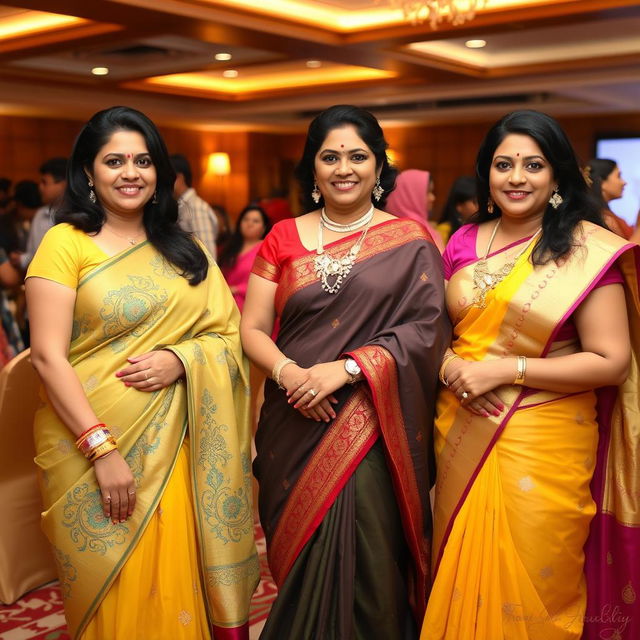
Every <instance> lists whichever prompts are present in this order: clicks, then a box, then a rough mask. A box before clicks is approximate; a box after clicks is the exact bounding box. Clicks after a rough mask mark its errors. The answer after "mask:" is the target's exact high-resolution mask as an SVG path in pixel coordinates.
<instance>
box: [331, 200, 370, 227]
mask: <svg viewBox="0 0 640 640" xmlns="http://www.w3.org/2000/svg"><path fill="white" fill-rule="evenodd" d="M373 213H374V208H373V205H371V208H370V209H369V210H368V211H366V212H365V213H364V215H363V216H362V217H360V218H358V219H357V220H354V221H353V222H348V223H347V224H341V223H340V222H334V221H333V220H332V219H331V218H330V217H329V216H328V215H327V213H326V211H325V210H324V207H322V209H321V210H320V220H322V224H323V225H324V226H325V227H326V228H327V229H329V231H333V232H334V233H346V232H347V231H357V230H358V229H360V228H362V227H364V226H365V225H367V224H369V223H370V222H371V220H372V219H373Z"/></svg>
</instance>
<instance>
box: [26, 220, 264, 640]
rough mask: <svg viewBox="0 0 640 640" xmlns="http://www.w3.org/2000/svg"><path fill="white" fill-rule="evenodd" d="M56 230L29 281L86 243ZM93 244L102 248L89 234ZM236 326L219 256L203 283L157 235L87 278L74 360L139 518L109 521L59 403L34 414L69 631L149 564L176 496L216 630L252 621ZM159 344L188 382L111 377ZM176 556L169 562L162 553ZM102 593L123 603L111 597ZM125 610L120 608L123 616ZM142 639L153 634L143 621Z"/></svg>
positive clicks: (244, 400) (243, 392) (245, 429)
mask: <svg viewBox="0 0 640 640" xmlns="http://www.w3.org/2000/svg"><path fill="white" fill-rule="evenodd" d="M61 227H66V228H67V229H66V230H65V229H64V228H62V229H61ZM49 233H51V234H52V235H51V237H50V238H49V239H47V238H46V237H45V240H44V241H43V245H42V247H41V249H40V250H39V252H38V254H37V255H36V257H35V259H34V262H33V263H32V267H31V269H30V270H29V273H28V277H29V276H39V277H44V278H50V279H56V278H55V277H54V276H51V275H49V274H50V273H53V272H55V269H53V268H52V269H49V268H48V265H49V264H51V261H52V260H53V261H55V260H56V253H60V248H59V245H60V244H61V243H62V245H63V246H64V242H65V237H69V245H73V244H74V243H75V244H77V233H78V232H77V231H75V230H73V229H72V228H71V227H69V226H68V225H58V227H54V228H53V229H52V230H51V231H50V232H49ZM71 236H73V238H71ZM85 240H86V242H89V243H91V244H92V245H93V243H92V241H91V239H90V238H88V236H85ZM94 246H95V245H94ZM87 253H91V246H90V245H87ZM238 323H239V313H238V310H237V307H236V305H235V304H234V302H233V299H232V297H231V294H230V292H229V289H228V287H227V286H226V284H225V283H224V279H223V277H222V275H221V273H220V271H219V270H218V268H217V266H216V265H215V264H213V263H212V264H210V265H209V273H208V276H207V278H206V279H205V280H204V281H203V282H201V283H199V284H198V285H196V286H190V285H189V284H188V282H187V280H186V279H185V278H183V277H181V276H180V275H179V274H178V273H177V272H176V270H175V269H174V268H173V266H172V265H171V264H169V263H168V262H167V261H166V260H165V259H164V258H163V257H162V256H161V255H160V254H159V253H158V252H157V251H156V250H155V249H154V248H153V246H152V245H151V244H149V243H148V242H144V243H141V244H139V245H137V246H135V247H132V248H131V249H128V250H126V251H124V252H122V253H120V254H117V255H115V256H113V257H111V258H108V259H105V260H104V261H102V262H101V263H100V264H98V265H95V266H92V267H91V268H90V269H88V270H87V269H85V270H84V273H81V275H80V277H79V282H78V286H77V297H76V304H75V310H74V317H73V331H72V337H71V344H70V349H69V361H70V362H71V364H72V366H73V368H74V370H75V372H76V374H77V376H78V378H79V380H80V382H81V383H82V386H83V388H84V391H85V393H86V395H87V397H88V398H89V401H90V403H91V406H92V407H93V409H94V411H95V412H96V415H98V416H99V418H100V420H102V421H104V422H105V423H107V424H108V425H109V427H110V429H111V431H112V433H113V434H114V435H115V436H116V438H117V441H118V446H119V449H120V451H121V452H122V454H123V456H124V457H125V459H126V460H127V462H128V464H129V465H130V467H131V469H132V471H133V474H134V477H135V481H136V485H137V491H138V494H137V504H136V508H135V510H134V513H133V515H132V516H131V518H130V519H129V520H127V521H126V522H122V523H117V524H113V523H112V522H111V521H110V520H108V519H105V518H104V516H103V514H102V508H101V502H100V492H99V489H98V485H97V483H96V479H95V474H94V470H93V467H92V465H91V464H89V463H88V462H87V460H86V459H85V458H84V457H83V456H82V454H80V453H79V452H78V451H77V450H76V448H75V446H74V438H73V435H72V434H71V433H70V432H69V430H68V429H67V428H66V427H65V425H64V424H63V423H62V422H61V421H60V419H59V418H58V416H57V415H56V414H55V412H54V411H53V409H52V408H51V406H49V405H48V404H45V405H44V406H43V407H42V408H41V409H40V410H39V411H38V413H37V415H36V420H35V439H36V448H37V457H36V463H37V464H38V466H39V467H40V469H41V485H42V493H43V498H44V506H45V511H44V513H43V528H44V531H45V533H46V534H47V536H48V538H49V540H50V541H51V543H52V544H53V547H54V553H55V557H56V561H57V564H58V571H59V575H60V581H61V586H62V591H63V595H64V601H65V613H66V617H67V622H68V626H69V631H70V633H71V635H72V637H74V638H79V637H80V636H82V634H83V632H84V630H85V629H87V626H88V625H89V626H90V627H91V625H90V624H89V623H90V621H92V618H94V617H95V618H99V616H101V615H102V616H104V615H105V613H106V612H105V611H99V610H100V607H101V605H102V603H103V601H105V596H106V595H107V594H108V592H109V590H110V587H111V585H112V584H114V582H117V581H119V577H120V574H123V575H124V574H125V573H126V572H124V571H123V569H124V568H127V562H128V561H129V560H130V558H132V557H134V556H135V562H136V563H137V566H139V567H143V566H144V564H143V565H140V564H139V563H140V562H141V558H144V557H145V556H144V554H142V555H141V554H138V555H136V553H135V552H136V551H137V545H139V544H141V545H143V546H144V545H146V548H148V547H149V542H148V539H149V536H151V537H152V539H153V536H156V535H157V534H156V533H152V532H151V531H152V529H156V528H158V527H160V525H162V526H164V527H167V528H170V527H171V521H170V520H167V521H166V522H164V523H162V522H161V521H160V522H157V520H158V518H159V517H160V516H162V514H161V513H159V512H158V506H159V504H161V500H165V499H170V498H171V496H172V495H174V494H175V492H179V493H180V494H181V495H182V496H186V497H182V498H180V500H179V504H178V505H177V507H176V509H177V510H176V513H178V514H179V513H180V509H183V510H184V509H185V508H187V509H188V510H192V513H193V519H192V522H193V526H194V527H195V536H192V537H193V539H194V540H196V541H197V543H196V546H197V549H196V550H195V552H194V553H191V554H190V556H191V557H192V558H195V562H196V567H197V568H196V576H197V574H198V572H199V574H200V577H199V579H198V583H197V584H195V583H194V585H193V586H194V590H196V591H197V590H198V585H199V584H201V585H202V590H203V592H204V603H205V608H206V616H207V617H208V621H209V625H213V626H214V628H220V629H223V630H224V629H228V630H232V629H234V628H237V627H241V626H242V625H243V624H245V623H246V622H247V620H248V614H249V603H250V599H251V594H252V592H253V590H254V588H255V586H256V584H257V582H258V578H259V565H258V557H257V554H256V550H255V545H254V540H253V516H252V513H253V512H252V507H251V496H252V489H251V474H250V439H251V429H250V424H249V418H248V416H249V414H248V404H249V388H248V374H247V367H246V361H245V360H244V358H243V355H242V351H241V347H240V339H239V333H238ZM160 348H166V349H170V350H171V351H173V352H174V353H175V354H176V355H177V356H178V357H179V358H180V360H181V361H182V363H183V365H184V368H185V371H186V381H185V382H181V381H178V382H177V383H175V384H173V385H171V386H169V387H167V388H164V389H162V390H160V391H157V392H153V393H144V392H140V391H138V390H136V389H133V388H131V387H129V388H127V387H125V386H124V385H123V384H122V382H121V381H119V380H118V379H117V378H116V377H115V372H116V371H117V370H118V369H119V368H121V367H122V366H123V365H124V364H125V363H126V358H127V357H129V356H133V355H136V354H141V353H144V352H147V351H151V350H154V349H160ZM186 447H188V450H186ZM181 448H182V449H185V450H184V451H183V452H182V453H181ZM179 477H180V478H182V479H181V480H180V479H179ZM165 493H166V495H165ZM180 505H182V506H180ZM185 505H186V507H185ZM178 517H180V516H178ZM185 517H186V516H185ZM160 520H162V518H160ZM150 523H151V524H150ZM181 526H182V527H183V528H185V524H184V522H182V523H181ZM186 528H187V529H188V528H189V527H188V526H187V527H186ZM147 529H149V531H147ZM176 535H177V534H176ZM145 537H146V540H145ZM167 539H168V540H171V539H172V538H171V537H170V536H169V537H168V538H167ZM174 539H176V540H180V539H184V536H182V537H178V538H174ZM141 541H142V542H141ZM165 551H168V552H169V553H170V551H169V550H168V548H166V547H165ZM157 552H159V551H156V553H157ZM152 556H153V554H151V555H148V554H147V556H146V557H147V558H151V557H152ZM180 557H182V556H180ZM176 559H177V557H176ZM174 564H175V561H174ZM170 565H171V559H169V562H166V559H165V566H167V567H170ZM184 570H185V569H184V567H175V571H176V572H180V571H184ZM169 579H170V577H169ZM141 580H142V582H141V583H140V584H141V585H142V584H143V583H144V580H143V579H141ZM128 584H129V585H130V587H129V593H126V592H124V593H120V594H119V599H120V601H121V602H122V601H123V600H126V599H132V600H133V601H134V602H135V605H136V606H131V605H130V606H129V609H128V611H130V612H131V614H130V615H139V614H140V612H139V611H136V609H140V608H141V607H145V606H146V605H147V597H148V596H149V594H147V593H145V592H144V589H143V588H141V589H138V590H135V581H131V580H129V582H128ZM134 590H135V592H133V591H134ZM105 602H107V604H108V606H109V607H113V606H114V602H113V600H111V601H109V600H108V599H107V601H105ZM126 611H127V608H126V607H121V608H118V609H117V614H118V616H124V617H126V616H127V615H128V614H127V613H126ZM97 612H99V613H97ZM188 615H189V616H193V615H196V616H198V613H197V612H191V613H189V614H188ZM201 617H202V616H201V615H200V618H201ZM185 620H186V618H185V616H183V619H182V620H181V622H182V623H183V624H184V622H185ZM156 622H157V624H158V625H161V624H162V621H161V620H158V621H156ZM205 622H206V619H205ZM92 624H93V622H92ZM123 625H125V628H126V621H124V620H123ZM134 627H135V625H134ZM90 633H91V634H94V633H95V628H93V629H92V630H91V631H90ZM138 634H141V635H139V637H141V638H142V637H144V638H150V637H155V636H152V635H151V632H150V633H149V634H148V635H146V634H145V633H144V631H141V630H140V629H138ZM98 635H99V634H98ZM90 637H94V636H93V635H91V636H90ZM198 637H200V636H198Z"/></svg>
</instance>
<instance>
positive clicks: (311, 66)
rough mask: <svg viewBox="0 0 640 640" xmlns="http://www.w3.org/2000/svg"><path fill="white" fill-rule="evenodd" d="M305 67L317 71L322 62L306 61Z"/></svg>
mask: <svg viewBox="0 0 640 640" xmlns="http://www.w3.org/2000/svg"><path fill="white" fill-rule="evenodd" d="M306 65H307V67H309V69H318V68H319V67H321V66H322V62H320V60H307V62H306Z"/></svg>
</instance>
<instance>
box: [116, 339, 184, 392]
mask: <svg viewBox="0 0 640 640" xmlns="http://www.w3.org/2000/svg"><path fill="white" fill-rule="evenodd" d="M127 361H128V362H129V366H127V367H125V368H124V369H121V370H120V371H117V372H116V377H117V378H119V379H120V380H122V382H124V386H125V387H133V388H134V389H138V391H158V390H160V389H164V388H165V387H168V386H169V385H171V384H173V383H174V382H175V381H176V380H177V379H178V378H181V377H182V376H184V373H185V372H184V366H183V365H182V362H181V361H180V358H178V356H177V355H176V354H175V353H173V352H172V351H169V350H168V349H159V350H157V351H149V352H148V353H143V354H141V355H139V356H132V357H131V358H127Z"/></svg>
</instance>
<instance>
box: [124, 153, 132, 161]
mask: <svg viewBox="0 0 640 640" xmlns="http://www.w3.org/2000/svg"><path fill="white" fill-rule="evenodd" d="M125 155H126V156H127V160H130V159H131V158H133V156H132V155H131V154H130V153H127V154H125Z"/></svg>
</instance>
